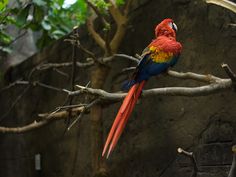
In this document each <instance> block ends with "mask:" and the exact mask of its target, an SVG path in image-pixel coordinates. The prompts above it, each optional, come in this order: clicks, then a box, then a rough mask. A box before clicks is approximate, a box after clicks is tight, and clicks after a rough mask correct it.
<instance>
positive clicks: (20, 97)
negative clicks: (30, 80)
mask: <svg viewBox="0 0 236 177" xmlns="http://www.w3.org/2000/svg"><path fill="white" fill-rule="evenodd" d="M29 88H30V86H27V87H26V88H25V89H24V90H23V91H22V92H21V94H20V95H18V96H17V98H16V99H15V101H14V102H13V103H12V104H11V106H10V108H9V109H8V110H7V112H5V113H4V114H3V115H2V117H1V118H0V122H2V120H3V119H4V118H6V116H7V115H8V114H9V113H10V112H11V110H12V109H13V108H14V107H15V105H16V104H17V103H18V102H19V101H20V100H21V99H22V97H23V96H24V95H25V94H26V93H27V91H28V90H29Z"/></svg>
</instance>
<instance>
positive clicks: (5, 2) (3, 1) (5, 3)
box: [0, 0, 8, 11]
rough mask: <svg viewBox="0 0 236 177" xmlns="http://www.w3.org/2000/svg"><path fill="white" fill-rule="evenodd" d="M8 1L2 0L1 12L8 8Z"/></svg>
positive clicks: (0, 3) (0, 4) (0, 2)
mask: <svg viewBox="0 0 236 177" xmlns="http://www.w3.org/2000/svg"><path fill="white" fill-rule="evenodd" d="M7 3H8V0H0V10H1V11H2V10H3V9H4V8H5V7H6V6H7Z"/></svg>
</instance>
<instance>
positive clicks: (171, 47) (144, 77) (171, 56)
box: [102, 18, 182, 158]
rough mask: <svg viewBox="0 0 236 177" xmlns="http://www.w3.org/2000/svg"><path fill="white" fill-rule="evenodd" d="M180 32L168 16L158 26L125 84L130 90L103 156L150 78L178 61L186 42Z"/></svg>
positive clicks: (111, 131)
mask: <svg viewBox="0 0 236 177" xmlns="http://www.w3.org/2000/svg"><path fill="white" fill-rule="evenodd" d="M176 32H177V25H176V24H175V23H174V21H173V20H172V19H170V18H167V19H164V20H163V21H162V22H161V23H159V24H158V25H157V26H156V28H155V39H153V40H152V42H151V43H150V44H149V45H148V46H147V47H146V48H145V49H144V51H143V53H142V55H141V60H140V61H139V63H138V65H137V67H136V69H135V71H134V73H133V74H132V77H131V78H130V80H128V81H127V82H126V83H125V84H124V88H125V89H127V90H129V91H128V93H127V95H126V97H125V98H124V100H123V103H122V105H121V107H120V109H119V111H118V113H117V116H116V118H115V120H114V122H113V125H112V127H111V129H110V132H109V134H108V137H107V140H106V142H105V145H104V148H103V152H102V157H104V155H105V154H106V152H107V156H106V157H107V158H108V157H109V155H110V154H111V152H112V151H113V150H114V148H115V146H116V144H117V142H118V140H119V138H120V136H121V134H122V132H123V130H124V128H125V125H126V123H127V121H128V119H129V117H130V115H131V113H132V110H133V109H134V106H135V104H136V102H137V100H138V98H139V97H140V95H141V93H142V89H143V87H144V85H145V83H146V82H147V81H148V79H149V78H150V77H151V76H156V75H159V74H161V73H163V72H166V71H167V70H168V68H169V67H173V66H174V65H175V64H176V63H177V61H178V59H179V56H180V53H181V50H182V45H181V43H180V42H177V41H176ZM108 146H109V147H108Z"/></svg>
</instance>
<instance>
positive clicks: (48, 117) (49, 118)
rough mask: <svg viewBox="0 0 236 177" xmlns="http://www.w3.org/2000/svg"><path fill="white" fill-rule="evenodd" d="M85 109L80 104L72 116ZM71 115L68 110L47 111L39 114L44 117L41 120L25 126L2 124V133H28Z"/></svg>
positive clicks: (73, 110)
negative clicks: (5, 125)
mask: <svg viewBox="0 0 236 177" xmlns="http://www.w3.org/2000/svg"><path fill="white" fill-rule="evenodd" d="M83 110H84V106H80V107H77V108H73V109H72V110H71V116H73V117H75V116H77V115H79V114H80V113H81V112H82V111H83ZM68 116H69V112H68V111H67V110H65V111H60V112H55V113H46V114H39V117H41V118H44V119H42V120H39V121H36V120H35V121H33V122H32V123H30V124H27V125H25V126H19V127H4V126H0V133H26V132H29V131H32V130H35V129H38V128H41V127H43V126H45V125H47V124H49V123H51V122H53V121H56V120H61V119H65V118H67V117H68Z"/></svg>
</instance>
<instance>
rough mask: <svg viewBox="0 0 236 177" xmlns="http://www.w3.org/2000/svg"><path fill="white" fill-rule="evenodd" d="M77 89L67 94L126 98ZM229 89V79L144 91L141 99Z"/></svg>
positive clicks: (94, 90)
mask: <svg viewBox="0 0 236 177" xmlns="http://www.w3.org/2000/svg"><path fill="white" fill-rule="evenodd" d="M77 87H78V88H79V89H81V90H77V91H74V92H70V91H68V94H69V95H70V96H76V95H78V94H81V93H88V94H92V95H96V96H99V97H100V98H101V99H102V100H108V101H119V100H121V99H123V98H124V97H125V96H126V93H109V92H106V91H104V90H101V89H93V88H85V87H83V86H80V85H77ZM229 88H232V81H231V80H230V79H221V81H217V82H216V83H212V84H209V85H205V86H199V87H166V88H154V89H149V90H144V91H143V92H142V97H149V96H154V95H165V96H188V97H193V96H206V95H210V94H213V93H217V92H220V91H223V90H227V89H229Z"/></svg>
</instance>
